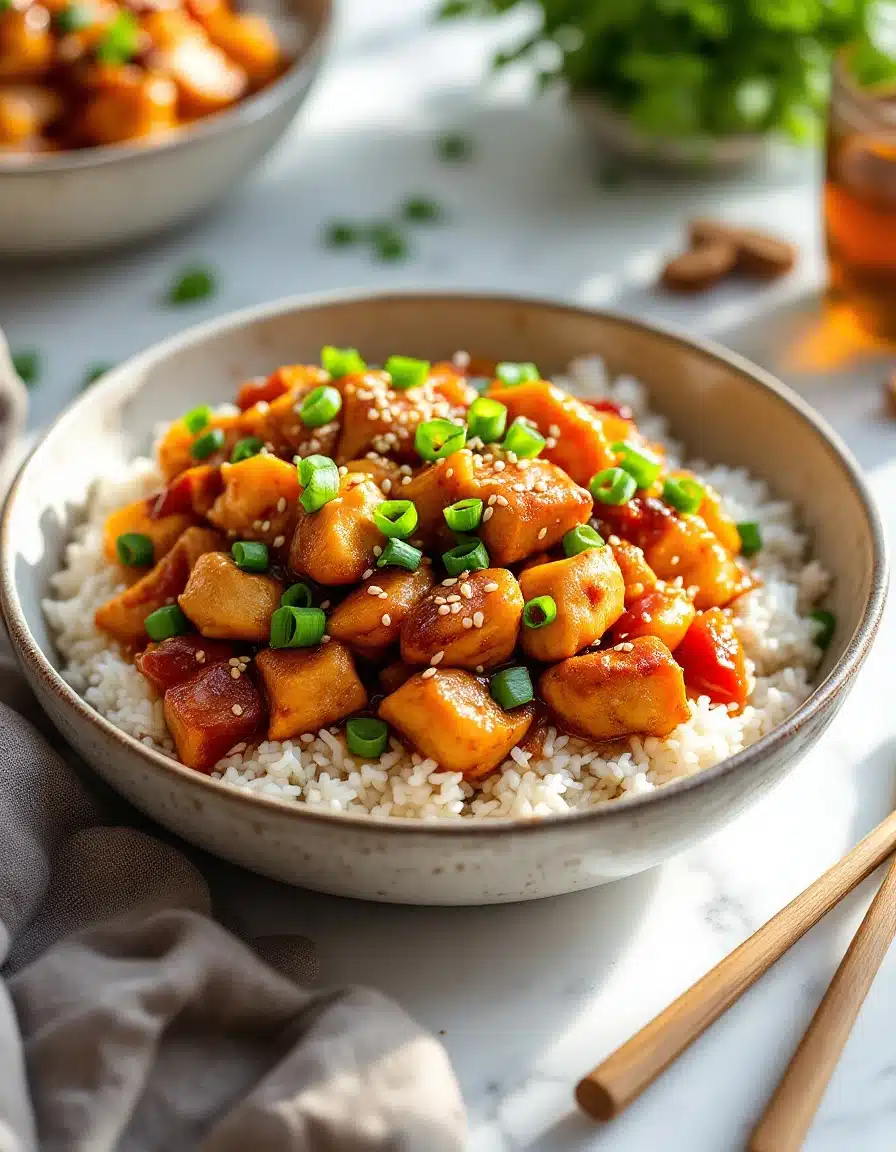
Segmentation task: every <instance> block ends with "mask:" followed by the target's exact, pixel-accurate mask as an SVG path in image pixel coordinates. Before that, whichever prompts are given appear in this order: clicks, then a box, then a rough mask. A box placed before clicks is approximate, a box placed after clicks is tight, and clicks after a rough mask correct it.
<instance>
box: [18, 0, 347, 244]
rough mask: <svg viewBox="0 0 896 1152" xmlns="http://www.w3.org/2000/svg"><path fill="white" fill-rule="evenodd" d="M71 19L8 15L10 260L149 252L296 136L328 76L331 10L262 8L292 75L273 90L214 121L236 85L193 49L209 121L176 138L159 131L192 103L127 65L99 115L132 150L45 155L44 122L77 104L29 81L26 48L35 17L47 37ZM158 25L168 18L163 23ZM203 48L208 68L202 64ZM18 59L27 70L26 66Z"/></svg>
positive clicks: (287, 1)
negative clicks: (161, 236)
mask: <svg viewBox="0 0 896 1152" xmlns="http://www.w3.org/2000/svg"><path fill="white" fill-rule="evenodd" d="M51 6H52V8H53V13H54V14H53V15H52V16H51V15H50V13H49V11H48V10H49V8H50V7H51ZM200 6H201V5H200ZM77 7H78V5H77V4H72V3H70V4H68V8H69V9H76V8H77ZM65 8H66V5H65V4H64V3H59V2H55V0H54V3H53V4H52V5H51V4H48V5H47V7H46V8H44V7H43V6H42V5H40V4H39V3H37V0H17V3H16V5H14V6H12V7H10V8H8V9H7V11H6V12H3V11H0V97H2V99H0V256H2V257H9V258H14V259H15V258H48V257H54V256H63V255H67V254H69V253H74V252H85V251H88V250H91V249H100V248H106V247H112V246H115V245H119V244H123V243H126V242H131V241H137V240H141V239H144V238H146V237H148V236H151V235H153V234H154V233H157V232H160V231H162V230H163V229H165V228H167V227H169V226H172V225H175V224H178V223H181V222H183V221H185V220H188V219H190V218H191V217H193V216H195V215H197V214H198V213H200V212H201V211H203V210H204V209H206V208H208V207H209V206H210V205H211V204H212V203H213V202H214V201H216V200H219V199H220V198H221V197H222V196H224V195H225V194H226V193H227V192H228V191H230V189H232V187H233V186H234V185H235V184H236V183H237V182H238V181H239V180H241V179H242V178H244V177H245V176H247V175H248V174H249V173H250V172H252V171H253V170H254V169H255V168H256V167H257V165H258V162H259V161H260V160H261V159H262V157H263V156H265V155H266V154H267V153H268V152H269V151H270V150H271V148H273V147H274V145H275V144H276V143H277V141H278V140H279V139H280V138H281V137H282V136H283V134H284V133H285V132H286V130H287V128H288V127H289V124H290V123H291V121H292V119H293V117H294V116H295V114H296V111H297V110H298V108H299V106H300V104H301V103H302V101H303V100H304V98H305V96H306V94H307V92H308V90H309V87H310V85H311V83H312V81H313V80H314V78H315V76H316V74H317V71H318V69H319V67H320V64H321V60H322V56H323V50H324V47H325V41H326V34H327V30H328V27H329V23H330V18H331V8H332V5H331V0H257V2H256V0H252V3H251V4H249V5H247V6H246V10H247V11H250V10H251V11H252V12H253V13H258V14H260V15H262V16H264V17H266V18H267V20H268V22H269V24H270V26H271V28H272V29H273V31H274V33H275V35H276V38H277V42H278V44H279V46H280V48H281V51H282V53H283V58H284V59H285V60H286V61H288V63H287V65H286V67H285V68H284V70H283V71H282V73H281V74H280V75H279V76H278V77H277V78H276V79H274V80H273V81H272V82H270V83H267V84H266V85H265V86H263V87H261V88H260V90H258V91H256V92H254V94H251V95H248V96H245V97H244V98H241V99H238V100H237V102H236V103H228V106H226V107H224V108H223V110H222V111H214V110H213V108H214V100H215V99H217V98H220V99H221V101H222V103H224V102H225V101H224V96H226V92H224V93H222V92H221V91H220V89H221V88H222V87H223V88H225V89H226V87H227V85H228V84H230V83H231V78H230V77H229V76H228V75H227V74H226V73H225V74H224V75H222V76H219V75H218V72H219V71H221V68H220V65H219V67H218V69H217V71H216V68H215V67H214V66H213V65H215V61H216V59H218V58H217V57H216V56H215V53H216V52H217V51H218V50H217V48H216V47H215V45H214V44H209V43H205V42H202V43H200V44H199V45H198V47H199V51H198V52H197V51H196V48H197V45H195V44H194V45H192V46H189V52H184V53H183V54H182V56H181V57H179V60H180V63H179V64H178V67H181V66H182V69H183V71H184V79H185V83H186V84H187V85H191V86H193V87H195V88H196V89H197V91H196V92H194V93H193V96H194V97H195V99H194V100H193V104H196V102H197V100H198V101H199V103H200V104H202V105H204V108H203V109H201V110H200V109H199V108H198V106H197V107H192V106H191V115H196V116H198V117H199V118H197V119H190V121H189V122H188V123H187V122H185V123H182V124H179V125H178V126H174V127H172V128H171V129H170V131H169V130H168V129H167V128H166V129H165V130H164V131H157V130H155V129H156V127H158V125H157V124H156V120H157V117H158V115H159V114H160V110H161V108H162V105H164V107H165V108H167V107H168V106H169V103H170V101H171V100H172V99H173V100H174V102H175V103H174V106H173V110H174V111H176V112H177V115H178V117H179V116H180V111H181V104H182V101H183V98H184V93H183V92H182V91H181V88H180V85H179V83H176V82H175V80H174V79H172V78H169V77H168V76H167V74H166V75H161V74H159V75H157V76H155V78H152V77H153V74H152V73H146V74H142V73H141V70H140V69H139V68H136V69H135V68H134V67H132V66H130V65H126V66H124V67H117V68H115V69H111V70H109V75H108V81H106V80H104V81H103V83H104V85H105V87H104V88H103V90H102V91H103V101H104V103H103V107H102V108H97V109H96V110H95V113H96V117H97V118H99V119H101V121H102V122H101V123H100V124H99V125H98V127H97V132H98V134H99V136H100V137H102V138H104V139H110V140H118V139H121V138H123V137H127V140H126V142H124V143H109V144H106V145H104V146H93V147H77V148H73V149H71V150H66V149H65V148H63V149H61V150H58V151H57V150H53V151H45V150H43V149H42V147H41V146H40V139H39V135H40V132H41V122H42V121H43V120H44V119H46V118H53V117H56V116H57V115H58V114H59V108H60V105H62V106H64V103H65V100H66V99H67V97H66V96H64V95H63V96H60V95H59V93H58V92H53V91H52V90H51V89H50V88H49V87H42V86H41V85H42V81H41V79H40V76H39V75H38V76H33V75H31V76H30V75H29V73H28V60H27V55H28V52H29V51H30V49H29V48H28V45H27V43H23V42H22V37H23V36H25V37H26V39H27V36H26V33H27V31H28V24H27V21H28V19H29V18H30V16H31V15H32V9H34V10H35V12H36V13H37V16H39V17H40V19H37V17H36V18H35V21H34V24H35V28H37V29H38V30H39V29H40V28H41V27H42V25H41V20H43V21H45V22H46V21H50V23H51V26H52V25H53V21H58V20H59V19H60V15H59V12H61V11H62V10H64V9H65ZM57 9H58V10H59V11H57ZM152 18H153V19H163V20H164V19H167V18H168V17H166V15H165V14H164V13H162V12H160V13H159V15H158V16H157V17H152ZM13 19H16V20H21V21H24V24H23V27H22V28H15V29H10V30H9V34H8V36H7V37H6V39H8V40H9V43H6V42H5V40H4V28H3V25H2V21H3V20H7V21H9V20H13ZM56 43H57V48H56V49H55V50H56V51H57V52H58V51H61V50H62V48H61V45H62V44H63V43H64V41H58V40H57V41H56ZM203 44H204V45H205V48H207V49H208V50H209V52H210V53H211V59H210V60H209V59H205V58H204V57H203V56H202V51H203ZM174 47H175V48H176V47H177V46H176V45H174ZM14 53H24V55H25V57H26V59H24V60H22V61H20V62H19V63H17V60H18V56H16V57H15V59H14V58H13V54H14ZM226 59H227V58H226V57H224V58H223V59H222V60H221V63H222V64H223V63H224V62H225V61H226ZM172 75H174V74H173V73H172ZM141 76H143V78H142V79H141ZM154 85H155V87H154ZM169 89H170V91H169ZM76 98H77V97H76ZM230 98H231V99H233V96H232V95H231V97H230ZM206 112H207V113H208V114H205V113H206ZM79 114H80V115H84V111H83V110H82V111H81V112H80V113H79ZM119 121H123V123H120V122H119ZM21 132H25V133H27V132H34V133H35V134H36V136H35V140H36V143H35V146H34V147H32V146H31V145H30V144H29V140H28V139H25V140H24V141H21V140H20V141H18V142H17V143H16V142H13V141H14V140H16V138H17V137H18V135H19V133H21Z"/></svg>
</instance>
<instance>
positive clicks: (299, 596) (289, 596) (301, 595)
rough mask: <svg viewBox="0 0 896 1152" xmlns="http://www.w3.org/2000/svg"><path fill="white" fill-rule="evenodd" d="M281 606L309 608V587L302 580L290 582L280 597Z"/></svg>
mask: <svg viewBox="0 0 896 1152" xmlns="http://www.w3.org/2000/svg"><path fill="white" fill-rule="evenodd" d="M280 607H281V608H310V607H311V589H310V588H309V587H308V585H307V584H305V583H304V582H303V581H302V580H299V582H298V583H297V584H291V585H290V586H289V587H288V588H287V589H286V591H285V592H284V593H283V595H282V596H281V597H280Z"/></svg>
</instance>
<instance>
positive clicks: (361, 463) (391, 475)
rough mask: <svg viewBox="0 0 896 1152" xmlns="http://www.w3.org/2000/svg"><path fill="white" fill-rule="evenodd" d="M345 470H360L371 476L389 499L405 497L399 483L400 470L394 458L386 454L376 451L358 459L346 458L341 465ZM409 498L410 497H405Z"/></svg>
mask: <svg viewBox="0 0 896 1152" xmlns="http://www.w3.org/2000/svg"><path fill="white" fill-rule="evenodd" d="M342 467H343V468H344V469H345V470H346V472H360V473H363V474H364V475H366V476H370V477H372V479H373V481H374V483H376V484H377V485H378V486H379V488H380V490H381V491H382V492H383V494H384V495H386V496H387V497H388V498H389V499H390V500H391V499H398V498H400V499H402V500H404V499H405V497H404V496H403V495H402V494H401V489H400V487H399V485H400V484H401V472H400V470H399V466H398V465H397V464H396V463H395V461H394V460H390V459H389V457H388V456H380V455H379V454H378V453H377V452H368V453H367V455H366V456H362V457H361V458H360V459H359V460H346V462H345V463H344V464H343V465H342ZM407 499H410V497H407Z"/></svg>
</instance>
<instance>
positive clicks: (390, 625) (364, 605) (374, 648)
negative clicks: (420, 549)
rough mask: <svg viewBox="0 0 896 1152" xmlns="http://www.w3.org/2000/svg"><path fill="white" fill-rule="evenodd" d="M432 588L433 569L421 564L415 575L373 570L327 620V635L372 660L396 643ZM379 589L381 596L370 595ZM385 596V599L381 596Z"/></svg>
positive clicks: (381, 569) (427, 563)
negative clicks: (417, 607) (405, 624)
mask: <svg viewBox="0 0 896 1152" xmlns="http://www.w3.org/2000/svg"><path fill="white" fill-rule="evenodd" d="M431 587H432V565H431V564H430V563H429V561H428V560H423V561H422V563H421V564H420V567H419V568H418V569H417V571H416V572H407V571H405V569H403V568H376V569H374V573H373V575H372V576H369V577H368V578H367V579H366V580H365V581H364V583H363V584H362V585H361V587H360V588H356V589H355V590H354V592H350V593H349V594H348V596H346V598H345V599H344V600H343V601H342V603H341V604H339V605H337V606H336V608H334V609H333V611H332V612H331V613H330V615H329V616H328V617H327V632H329V634H330V635H331V636H332V637H333V639H334V640H342V641H344V642H345V643H346V644H348V645H349V647H350V648H352V649H354V651H355V652H358V653H360V654H361V655H362V656H366V657H367V658H368V659H370V660H373V659H375V658H376V657H378V656H383V655H384V653H385V652H386V651H387V649H388V648H390V647H391V645H393V644H395V643H396V642H397V641H398V637H399V634H400V632H401V628H402V625H403V624H404V623H405V621H406V619H407V617H408V614H409V613H411V612H413V610H414V608H415V607H416V605H417V604H419V602H420V600H421V599H422V598H423V597H424V596H425V595H426V593H427V592H428V591H429V589H430V588H431ZM375 588H378V589H380V592H373V589H375ZM383 593H385V595H383Z"/></svg>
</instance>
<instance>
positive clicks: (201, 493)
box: [150, 464, 224, 519]
mask: <svg viewBox="0 0 896 1152" xmlns="http://www.w3.org/2000/svg"><path fill="white" fill-rule="evenodd" d="M221 467H222V466H221V465H219V464H196V465H194V467H192V468H188V469H187V470H186V472H181V474H180V475H179V476H176V477H175V478H174V479H173V480H172V481H171V483H170V484H168V485H166V487H165V488H163V489H162V491H161V492H160V493H159V494H158V495H157V496H155V497H154V498H153V499H152V500H151V501H150V502H151V504H152V516H153V519H162V518H163V517H165V516H171V515H174V514H175V513H181V514H185V513H190V512H194V513H195V514H196V515H197V516H206V515H208V511H209V509H210V508H211V507H212V505H213V504H214V502H215V501H216V500H217V499H218V497H219V496H220V495H221V492H222V490H223V488H224V481H223V479H222V477H221Z"/></svg>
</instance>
